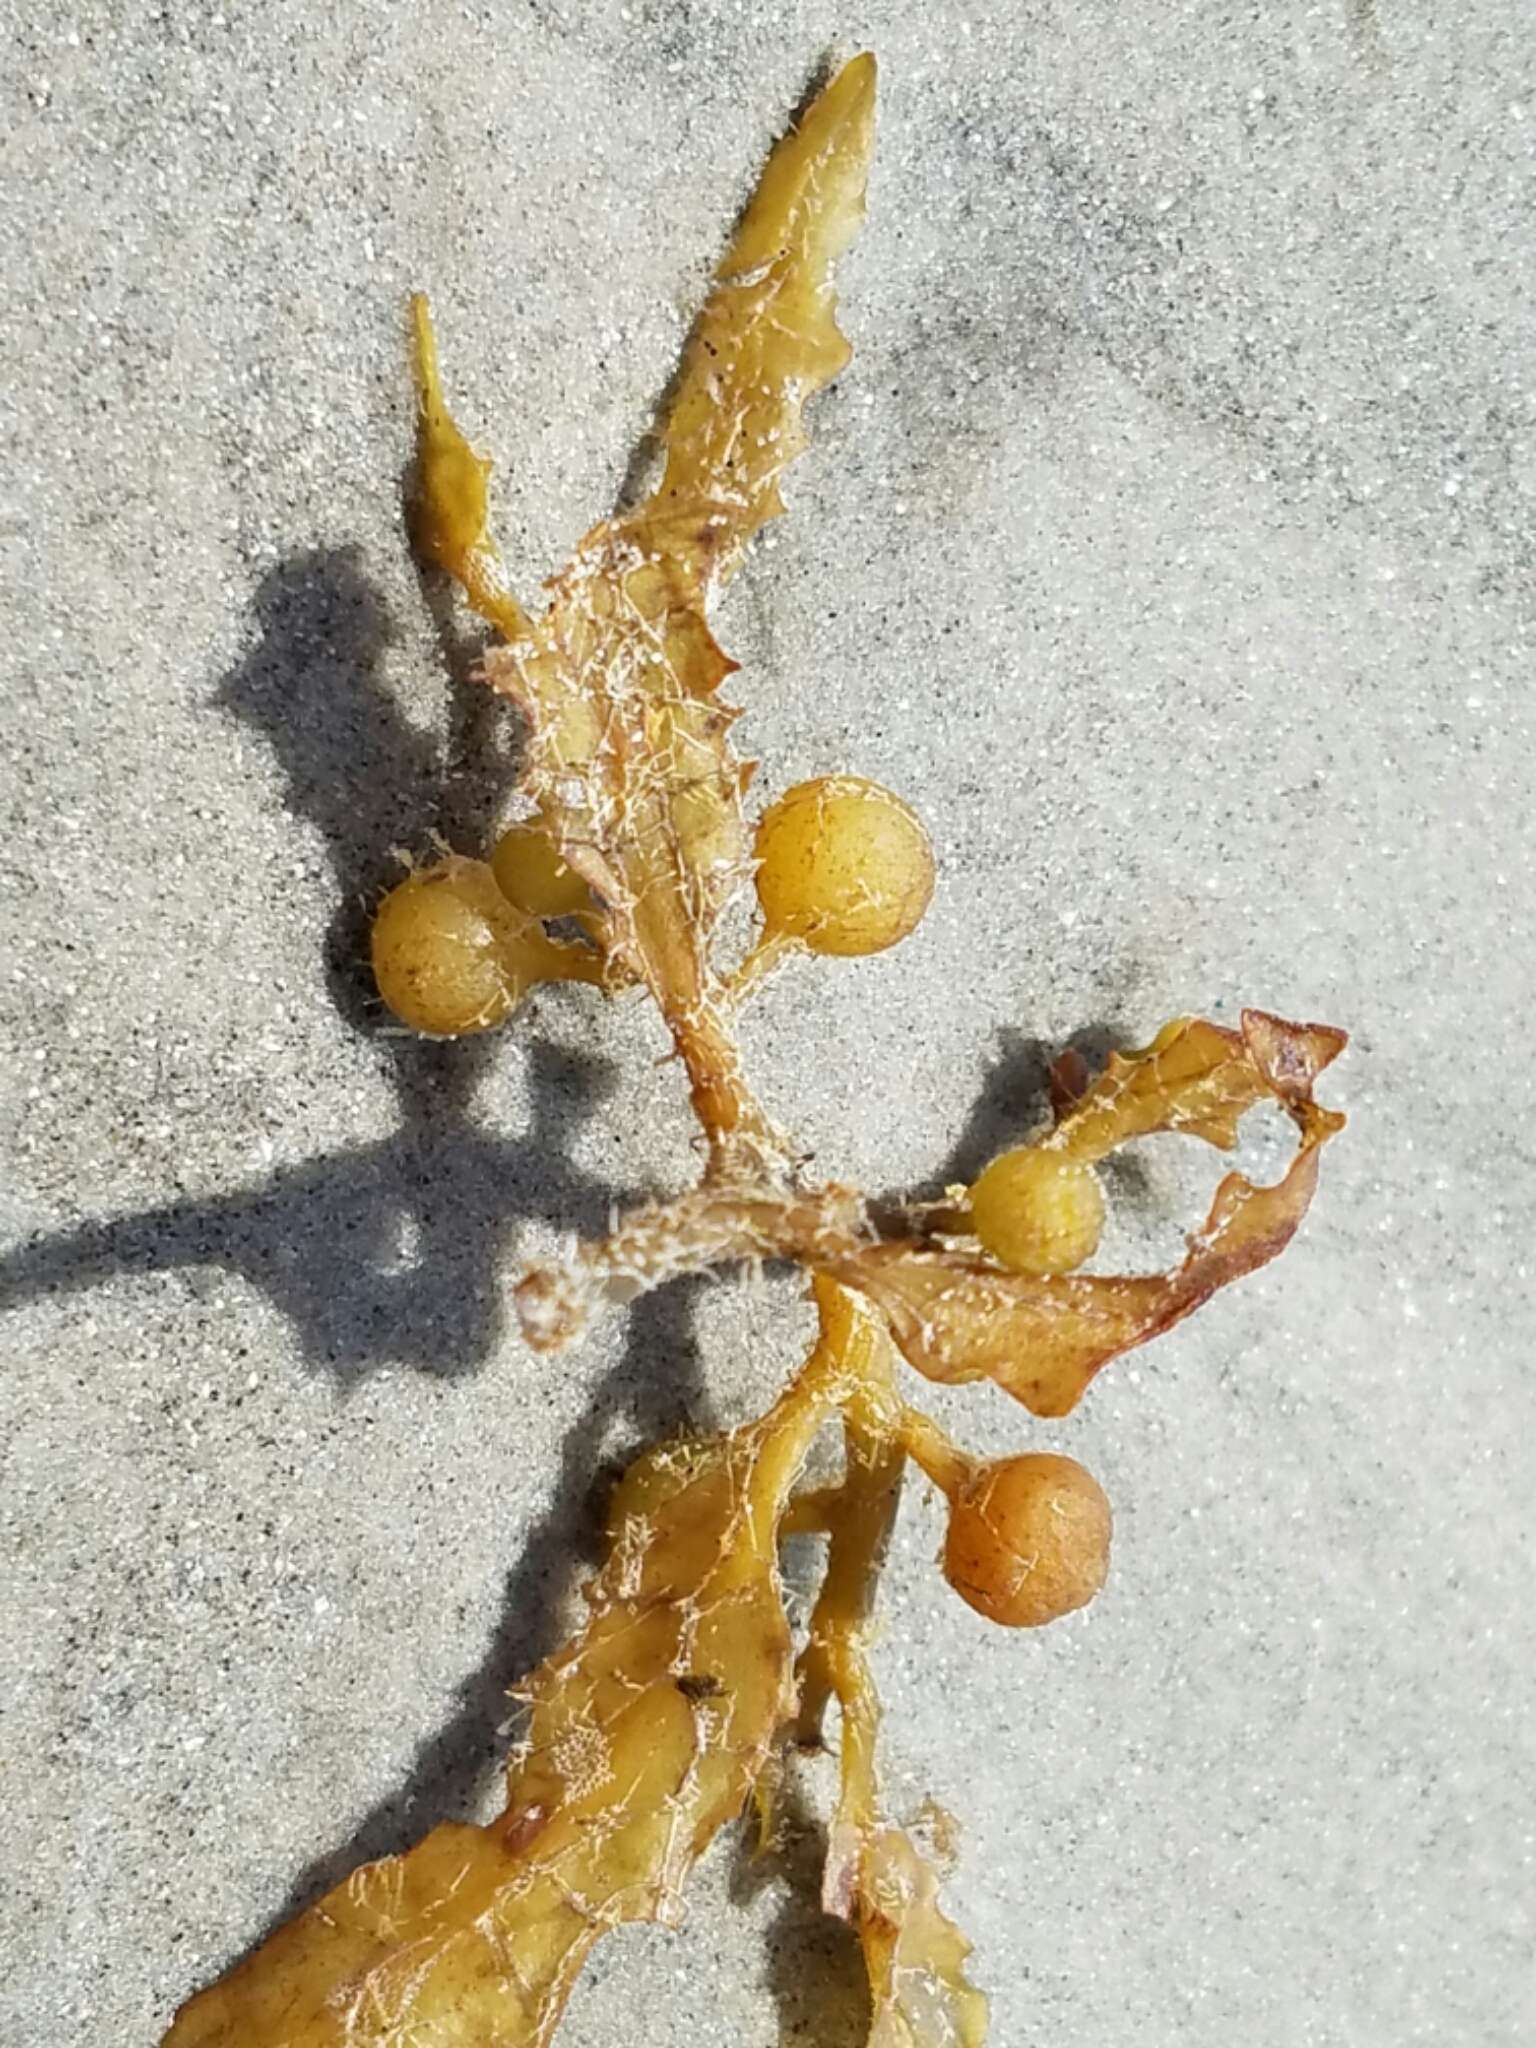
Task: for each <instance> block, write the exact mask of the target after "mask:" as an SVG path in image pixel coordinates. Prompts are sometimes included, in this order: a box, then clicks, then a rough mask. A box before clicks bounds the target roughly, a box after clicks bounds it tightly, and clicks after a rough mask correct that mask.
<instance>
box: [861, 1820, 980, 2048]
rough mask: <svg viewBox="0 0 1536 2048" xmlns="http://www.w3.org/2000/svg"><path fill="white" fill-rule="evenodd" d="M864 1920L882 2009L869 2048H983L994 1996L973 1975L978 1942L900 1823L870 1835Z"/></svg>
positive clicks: (877, 2006) (873, 1985)
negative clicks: (946, 1903)
mask: <svg viewBox="0 0 1536 2048" xmlns="http://www.w3.org/2000/svg"><path fill="white" fill-rule="evenodd" d="M858 1920H859V1936H860V1939H861V1941H862V1942H863V1945H864V1959H865V1962H866V1964H867V1966H868V1969H869V1988H870V1998H871V2003H872V2005H873V2008H874V2010H873V2015H872V2024H871V2027H870V2034H869V2048H983V2043H984V2042H985V2040H986V2035H987V2001H986V1998H985V1997H984V1995H983V1994H982V1993H981V1992H980V1991H978V1990H977V1989H976V1987H975V1985H974V1984H972V1983H971V1982H970V1981H969V1979H968V1978H967V1977H966V1974H965V1963H966V1958H967V1957H968V1956H969V1955H970V1952H971V1945H970V1943H969V1942H968V1941H967V1940H966V1938H965V1936H964V1935H963V1934H962V1933H961V1932H960V1930H959V1928H957V1927H956V1926H955V1924H954V1922H953V1921H952V1920H951V1919H950V1918H949V1917H948V1915H947V1914H946V1913H945V1912H944V1910H943V1908H942V1907H941V1906H940V1905H939V1886H938V1878H937V1876H936V1875H935V1873H934V1871H933V1869H932V1866H931V1865H930V1864H929V1863H928V1862H927V1861H926V1860H925V1859H924V1857H923V1856H922V1855H921V1854H920V1853H919V1851H918V1848H917V1845H916V1843H915V1842H914V1841H913V1840H912V1838H911V1836H910V1835H907V1834H904V1833H903V1832H902V1830H901V1829H900V1828H891V1827H879V1828H874V1829H872V1830H871V1831H870V1833H869V1835H868V1836H867V1837H866V1839H865V1843H864V1849H863V1855H862V1857H861V1862H860V1876H859V1899H858Z"/></svg>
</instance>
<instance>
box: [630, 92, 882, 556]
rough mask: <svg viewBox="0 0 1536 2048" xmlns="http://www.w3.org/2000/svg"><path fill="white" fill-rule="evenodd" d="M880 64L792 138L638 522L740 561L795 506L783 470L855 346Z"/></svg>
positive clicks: (676, 405)
mask: <svg viewBox="0 0 1536 2048" xmlns="http://www.w3.org/2000/svg"><path fill="white" fill-rule="evenodd" d="M875 85H876V68H875V60H874V58H873V56H871V55H869V54H867V53H866V54H865V55H863V56H860V57H856V58H854V60H853V62H852V63H851V64H848V65H846V66H845V67H844V68H843V70H842V71H841V72H839V74H838V75H837V77H836V78H835V79H834V80H833V81H832V83H831V84H830V85H829V86H828V87H827V89H826V91H825V92H823V93H822V94H821V95H820V97H819V98H818V99H817V100H816V101H815V102H814V103H813V105H812V106H811V107H810V108H809V110H808V111H807V113H806V115H805V118H804V120H803V121H802V122H801V124H800V126H799V127H798V128H795V129H792V130H791V131H790V133H789V134H788V135H786V136H785V137H784V139H783V140H782V141H781V142H780V143H779V145H778V147H777V148H776V149H775V150H774V152H773V155H772V156H771V157H770V158H769V160H768V165H767V168H766V170H765V171H764V173H763V176H762V179H761V181H760V182H759V184H758V188H757V191H756V194H755V195H754V197H753V199H752V202H751V204H750V206H749V207H748V208H747V211H746V213H745V214H744V216H743V217H742V220H741V223H740V225H739V226H738V228H737V230H736V234H735V237H734V239H733V241H732V243H731V247H730V249H729V251H728V252H727V254H726V257H725V260H724V262H723V263H722V264H721V265H720V268H719V270H718V271H717V273H716V278H715V284H714V288H713V290H712V291H711V293H710V295H709V299H708V301H707V303H706V304H705V307H704V310H703V312H702V313H701V314H700V315H699V318H698V320H697V322H696V323H695V326H694V329H693V333H692V334H691V336H690V337H689V340H688V345H687V348H686V351H685V353H684V356H683V365H682V371H681V375H680V377H679V381H678V389H677V394H676V397H675V398H674V400H673V403H672V408H671V411H670V414H669V416H668V420H667V425H666V428H665V431H664V434H663V437H662V438H663V443H664V446H665V449H666V455H667V463H666V470H665V473H664V475H663V477H662V481H661V485H660V488H659V489H658V490H657V491H656V493H655V495H654V496H653V497H652V498H651V499H650V500H649V501H648V502H647V503H646V504H645V505H643V506H642V507H641V508H640V510H639V511H638V512H637V513H636V514H635V517H634V520H633V522H632V524H633V525H634V526H635V527H637V528H645V527H650V528H652V529H653V530H654V531H655V532H656V533H657V535H658V536H659V535H661V534H663V533H665V534H666V537H667V544H668V545H669V547H670V548H671V549H672V550H673V551H674V552H679V553H684V552H688V551H690V550H693V551H696V552H697V554H698V556H699V558H700V559H699V567H700V570H701V572H702V577H703V580H706V581H707V580H708V578H709V577H710V576H711V575H719V574H728V573H729V572H730V570H731V569H732V568H734V567H735V565H736V563H737V561H739V559H740V557H741V553H742V550H743V549H744V547H745V545H746V543H747V541H748V540H749V539H750V538H751V536H752V535H753V534H754V533H755V532H756V531H757V529H758V527H759V526H761V525H762V524H763V522H764V521H765V520H767V519H771V518H774V517H775V516H776V515H777V514H778V513H780V512H782V510H783V509H784V508H783V502H782V500H781V498H780V496H779V489H778V479H779V476H780V473H781V472H782V471H783V469H784V468H785V466H786V465H787V464H788V463H790V462H793V461H794V459H795V457H796V456H797V455H799V454H800V453H801V452H802V451H803V450H804V448H805V447H806V445H807V443H806V435H805V430H804V427H803V426H802V424H801V411H802V408H803V406H804V403H805V401H806V399H807V398H808V397H810V396H811V395H812V394H813V393H815V392H817V391H819V390H821V389H822V387H823V386H824V385H826V384H828V383H830V382H831V380H832V379H833V378H834V377H835V376H836V375H837V374H838V372H839V371H840V370H842V369H843V368H844V367H845V365H846V364H847V362H848V359H849V357H850V355H851V354H852V350H851V349H850V347H849V345H848V341H847V339H846V337H845V336H844V335H843V334H842V332H841V330H840V329H839V327H838V325H837V318H836V305H837V302H836V298H835V295H834V293H833V289H832V268H833V265H834V263H835V262H836V260H837V258H838V256H839V255H841V253H842V252H843V250H844V249H845V248H846V247H847V246H848V243H849V242H850V241H851V240H852V238H853V236H854V234H855V233H856V232H857V229H858V226H859V223H860V222H861V221H862V219H863V218H864V188H865V184H866V182H867V179H868V175H869V162H870V156H871V152H872V150H873V147H874V119H875Z"/></svg>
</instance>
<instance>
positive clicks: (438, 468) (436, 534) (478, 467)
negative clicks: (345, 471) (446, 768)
mask: <svg viewBox="0 0 1536 2048" xmlns="http://www.w3.org/2000/svg"><path fill="white" fill-rule="evenodd" d="M411 329H412V342H413V365H412V366H413V369H414V373H415V379H416V407H417V422H416V462H417V492H416V497H415V501H414V503H413V505H412V508H411V538H412V540H413V542H414V543H415V546H416V550H417V553H418V554H420V555H422V556H423V557H424V558H425V559H426V560H427V561H429V562H430V563H432V565H433V566H434V567H435V568H438V569H442V570H445V571H446V572H447V574H448V575H450V576H452V577H454V578H455V579H456V580H457V581H458V582H459V583H461V584H462V585H463V587H464V594H465V596H466V597H467V598H468V599H469V601H470V603H471V604H472V605H473V606H474V607H475V610H476V611H477V612H479V613H480V614H481V615H482V617H484V618H487V619H489V620H490V621H491V623H492V625H494V626H496V627H498V628H499V629H500V630H501V631H502V632H503V633H505V634H506V635H507V637H508V638H509V639H515V638H517V637H518V636H519V635H520V634H522V633H526V632H527V631H528V630H529V625H528V619H527V616H526V615H525V613H524V611H523V609H522V606H521V605H520V604H518V602H517V600H516V599H515V598H514V597H513V596H512V593H511V592H510V591H509V590H508V589H507V586H506V578H505V575H504V573H503V570H502V566H501V557H500V555H499V554H498V553H497V550H496V543H495V542H494V540H492V538H491V531H490V515H489V511H488V506H487V497H486V483H487V480H488V478H489V477H490V474H491V465H490V463H489V462H488V461H487V460H486V458H485V457H484V456H483V455H477V454H476V453H475V451H474V449H473V448H472V447H471V446H470V445H469V442H468V441H467V440H466V439H465V436H464V434H463V432H462V430H461V429H460V427H459V424H458V422H457V421H456V420H455V419H454V417H453V414H452V413H451V412H450V411H449V410H448V403H447V400H446V399H445V398H444V396H443V382H442V376H441V373H440V371H439V369H438V362H437V336H436V335H435V333H434V332H433V329H432V311H431V308H430V306H429V305H428V304H427V299H426V294H425V293H424V292H416V293H415V294H413V296H412V299H411Z"/></svg>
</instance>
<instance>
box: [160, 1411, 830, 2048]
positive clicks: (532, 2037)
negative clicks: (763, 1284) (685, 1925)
mask: <svg viewBox="0 0 1536 2048" xmlns="http://www.w3.org/2000/svg"><path fill="white" fill-rule="evenodd" d="M821 1413H822V1409H821V1406H820V1405H819V1399H818V1398H817V1397H813V1396H809V1395H807V1394H804V1393H801V1394H799V1395H796V1394H794V1393H792V1394H791V1395H789V1396H786V1397H785V1399H784V1401H782V1402H781V1403H780V1404H779V1406H778V1408H777V1409H775V1410H774V1411H771V1412H770V1414H769V1415H768V1416H767V1417H765V1418H764V1419H763V1421H762V1422H760V1423H758V1424H756V1425H754V1426H752V1427H750V1428H748V1429H744V1430H740V1431H737V1432H735V1433H734V1434H733V1435H730V1436H726V1437H722V1438H718V1439H715V1440H713V1441H712V1442H709V1443H707V1444H705V1445H702V1446H697V1447H694V1449H693V1450H692V1451H691V1452H690V1454H689V1456H688V1458H687V1460H686V1461H683V1462H681V1463H680V1467H679V1476H678V1478H677V1483H676V1484H675V1485H673V1486H671V1487H670V1488H668V1487H666V1486H663V1487H657V1486H655V1485H651V1486H650V1487H649V1488H648V1489H647V1490H646V1491H645V1492H644V1495H643V1499H642V1511H641V1512H639V1513H636V1514H632V1515H626V1516H625V1517H624V1518H623V1519H622V1521H621V1524H620V1526H619V1527H618V1529H617V1530H616V1531H615V1542H614V1548H613V1553H612V1555H611V1557H610V1559H609V1562H608V1564H607V1565H606V1567H605V1568H604V1570H603V1572H602V1573H601V1575H600V1576H599V1578H598V1579H597V1580H596V1582H595V1583H594V1585H593V1586H592V1587H591V1588H590V1589H589V1595H588V1597H589V1599H590V1601H591V1603H592V1614H591V1617H590V1619H589V1621H588V1623H587V1625H586V1627H585V1628H584V1629H583V1630H582V1631H581V1632H580V1633H579V1634H578V1635H577V1636H576V1637H575V1638H574V1639H573V1640H572V1641H571V1642H569V1643H567V1644H566V1645H565V1646H564V1647H563V1649H561V1650H560V1651H558V1652H557V1653H556V1654H555V1655H554V1656H553V1657H552V1658H550V1659H549V1661H548V1662H547V1663H546V1664H544V1665H543V1666H542V1667H541V1668H540V1669H539V1671H538V1672H536V1673H535V1674H534V1675H533V1677H532V1678H531V1679H530V1681H529V1683H528V1685H527V1687H526V1689H525V1693H524V1697H525V1698H526V1699H527V1700H528V1702H529V1704H530V1707H531V1718H530V1724H529V1739H528V1745H527V1748H526V1750H525V1751H524V1753H523V1755H522V1757H521V1759H520V1760H519V1761H518V1762H517V1763H516V1764H515V1765H514V1766H513V1768H512V1770H511V1772H510V1774H509V1782H508V1797H507V1806H506V1810H505V1812H504V1813H503V1814H502V1815H501V1816H500V1817H499V1819H498V1820H496V1821H494V1822H493V1823H491V1824H490V1825H489V1826H487V1827H473V1826H467V1825H463V1824H459V1823H454V1824H450V1825H447V1826H444V1827H440V1828H437V1829H435V1830H434V1831H433V1833H432V1834H430V1835H428V1836H427V1837H426V1839H425V1840H424V1841H422V1842H420V1843H418V1844H417V1846H416V1847H415V1848H414V1849H412V1850H411V1851H410V1852H409V1853H408V1854H406V1855H404V1856H397V1857H389V1858H386V1859H385V1860H384V1861H383V1862H380V1863H374V1864H369V1865H367V1866H365V1867H364V1868H363V1869H362V1870H359V1871H356V1872H354V1873H353V1875H352V1876H351V1877H350V1878H348V1879H347V1880H346V1881H345V1882H344V1883H343V1884H341V1885H338V1886H337V1887H336V1889H335V1890H334V1891H332V1892H330V1893H328V1894H327V1895H326V1897H324V1898H323V1899H321V1900H320V1901H319V1902H318V1903H317V1904H316V1905H314V1906H312V1907H310V1909H309V1910H308V1912H306V1913H303V1914H301V1915H300V1916H299V1917H298V1918H297V1919H296V1920H293V1921H291V1922H290V1923H289V1924H288V1925H287V1926H286V1927H283V1928H281V1929H280V1930H279V1931H278V1932H277V1933H276V1934H275V1935H274V1936H272V1938H271V1939H270V1940H269V1941H267V1942H266V1943H264V1944H263V1946H262V1947H261V1948H260V1949H258V1950H257V1951H256V1952H255V1954H254V1955H252V1956H250V1957H249V1958H247V1960H246V1961H245V1962H244V1963H242V1964H241V1965H240V1966H239V1967H238V1968H237V1969H236V1970H234V1971H233V1972H232V1973H231V1974H230V1975H229V1976H228V1977H226V1978H224V1979H223V1980H222V1982H220V1983H218V1984H215V1985H212V1986H211V1987H210V1988H209V1989H208V1990H206V1991H204V1992H202V1993H200V1994H199V1995H198V1996H197V1997H196V1998H194V1999H192V2000H191V2001H190V2002H189V2003H188V2004H187V2005H186V2006H185V2007H184V2008H183V2009H182V2011H181V2012H180V2014H179V2015H178V2016H177V2018H176V2021H175V2023H174V2025H173V2026H172V2028H171V2031H170V2033H169V2034H168V2035H167V2036H166V2039H165V2044H164V2048H410V2044H415V2043H417V2042H421V2043H426V2042H431V2044H432V2048H545V2044H546V2043H548V2042H549V2041H550V2040H551V2038H552V2037H553V2034H554V2031H555V2028H556V2026H557V2025H558V2022H559V2018H560V2014H561V2011H562V2009H563V2007H564V2005H565V2001H566V1999H567V1997H568V1996H569V1994H570V1991H571V1988H572V1986H573V1985H574V1983H575V1981H576V1978H577V1976H578V1975H579V1974H580V1970H581V1967H582V1964H583V1962H584V1961H585V1959H586V1956H587V1954H588V1953H589V1951H590V1950H591V1948H592V1945H593V1943H594V1942H595V1941H596V1940H597V1939H598V1938H599V1936H600V1935H602V1934H603V1933H604V1932H605V1931H607V1930H608V1929H609V1928H612V1927H614V1926H617V1925H619V1924H620V1923H622V1922H624V1921H631V1920H656V1919H660V1920H675V1919H676V1918H677V1917H679V1913H680V1892H681V1886H682V1883H683V1880H684V1878H685V1877H686V1875H687V1873H688V1870H689V1868H690V1867H691V1865H692V1863H693V1862H694V1860H695V1859H696V1857H697V1856H698V1855H699V1853H700V1852H701V1851H702V1850H703V1848H704V1847H705V1846H706V1845H707V1843H708V1842H709V1841H710V1839H711V1838H712V1837H713V1835H714V1834H715V1833H716V1831H717V1830H718V1829H719V1828H720V1826H721V1825H722V1824H723V1823H724V1822H725V1821H727V1820H729V1819H730V1818H732V1817H733V1816H734V1815H735V1814H736V1813H738V1812H739V1811H740V1810H741V1807H742V1805H743V1803H744V1802H745V1800H746V1797H747V1793H748V1790H749V1788H750V1786H751V1784H752V1782H753V1780H754V1778H755V1776H756V1774H757V1773H758V1771H759V1770H760V1769H761V1768H762V1765H763V1762H764V1760H765V1758H766V1756H767V1754H768V1750H769V1746H770V1743H771V1741H772V1739H773V1735H774V1732H775V1730H776V1729H777V1728H778V1727H779V1725H780V1724H781V1722H782V1721H783V1720H784V1718H785V1716H786V1715H787V1713H788V1711H789V1706H790V1693H789V1675H790V1656H791V1641H790V1634H789V1627H788V1623H787V1621H786V1619H785V1615H784V1608H783V1600H782V1595H781V1591H780V1586H779V1579H778V1570H777V1560H776V1532H777V1525H778V1520H779V1516H780V1514H781V1512H782V1508H783V1503H784V1500H785V1498H786V1497H787V1495H788V1492H789V1489H790V1486H791V1485H792V1483H793V1480H794V1477H795V1474H796V1472H797V1471H798V1469H799V1465H800V1461H801V1459H802V1458H803V1456H804V1453H805V1448H806V1446H807V1444H808V1442H809V1440H810V1437H811V1435H812V1434H813V1433H814V1430H815V1428H816V1426H817V1424H818V1422H819V1420H820V1416H821Z"/></svg>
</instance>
